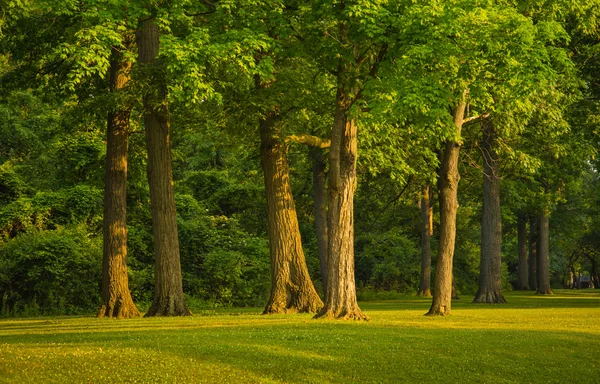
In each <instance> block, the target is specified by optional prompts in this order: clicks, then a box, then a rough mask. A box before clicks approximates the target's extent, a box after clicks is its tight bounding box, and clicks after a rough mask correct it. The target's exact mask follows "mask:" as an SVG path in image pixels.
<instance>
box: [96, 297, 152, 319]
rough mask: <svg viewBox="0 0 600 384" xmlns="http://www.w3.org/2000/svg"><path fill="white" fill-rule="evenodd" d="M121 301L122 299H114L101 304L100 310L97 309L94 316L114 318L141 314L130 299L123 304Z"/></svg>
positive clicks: (126, 317) (131, 317) (132, 316)
mask: <svg viewBox="0 0 600 384" xmlns="http://www.w3.org/2000/svg"><path fill="white" fill-rule="evenodd" d="M122 301H123V300H116V301H115V302H113V303H108V304H105V305H103V306H102V307H100V310H99V311H98V314H97V315H96V317H98V318H114V319H133V318H136V317H140V316H141V315H142V314H141V313H140V311H139V310H138V309H137V307H136V306H135V304H134V303H133V302H132V301H130V302H129V303H126V304H124V303H123V302H122ZM128 301H129V300H128Z"/></svg>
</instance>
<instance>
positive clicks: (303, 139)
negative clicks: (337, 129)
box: [285, 135, 331, 148]
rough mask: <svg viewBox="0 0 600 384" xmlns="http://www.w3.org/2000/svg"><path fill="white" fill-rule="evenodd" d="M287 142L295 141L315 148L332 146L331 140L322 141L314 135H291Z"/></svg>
mask: <svg viewBox="0 0 600 384" xmlns="http://www.w3.org/2000/svg"><path fill="white" fill-rule="evenodd" d="M285 141H286V142H290V141H293V142H294V143H299V144H305V145H308V146H309V147H314V148H329V146H330V145H331V141H330V140H325V139H321V138H320V137H317V136H312V135H291V136H288V137H286V139H285Z"/></svg>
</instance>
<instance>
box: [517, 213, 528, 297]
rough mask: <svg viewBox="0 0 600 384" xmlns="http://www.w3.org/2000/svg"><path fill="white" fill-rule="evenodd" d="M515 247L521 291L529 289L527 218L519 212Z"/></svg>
mask: <svg viewBox="0 0 600 384" xmlns="http://www.w3.org/2000/svg"><path fill="white" fill-rule="evenodd" d="M517 244H518V245H517V248H518V253H519V281H518V288H519V290H521V291H527V290H529V270H528V266H527V218H526V217H525V215H523V214H520V215H519V219H518V222H517Z"/></svg>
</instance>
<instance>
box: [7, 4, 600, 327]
mask: <svg viewBox="0 0 600 384" xmlns="http://www.w3.org/2000/svg"><path fill="white" fill-rule="evenodd" d="M2 9H3V12H2V15H3V16H2V19H1V21H0V23H1V24H0V28H1V35H0V47H1V48H0V76H1V78H0V86H1V88H0V101H1V103H0V162H1V165H0V299H1V301H2V307H1V313H2V316H16V315H40V314H77V313H90V312H97V311H98V308H100V307H101V306H102V305H103V298H102V284H103V283H102V276H103V270H102V268H103V267H102V265H103V247H104V249H105V252H106V247H107V246H106V245H105V244H104V245H103V240H104V241H105V240H106V238H107V236H103V224H104V221H103V217H104V215H105V212H104V209H105V203H104V201H105V199H106V197H105V196H104V192H103V191H104V189H105V186H106V185H107V183H108V182H109V181H107V180H106V178H105V171H106V169H108V167H107V161H108V160H107V149H106V148H107V126H108V127H109V128H110V127H111V124H113V127H114V126H116V125H115V124H116V123H115V121H118V120H119V119H118V118H117V119H116V120H115V116H117V117H118V116H121V117H122V116H126V119H125V120H127V121H128V123H129V125H128V127H127V129H126V131H125V135H126V137H127V138H128V143H126V145H125V148H127V150H126V154H127V156H126V168H125V169H126V175H127V177H126V210H127V227H126V228H127V229H126V232H125V233H126V245H127V251H126V258H127V273H128V278H129V281H128V284H129V289H130V291H131V295H132V298H133V301H134V302H135V303H136V304H137V306H138V307H139V308H140V309H141V310H143V311H144V312H145V310H146V309H148V308H150V307H151V305H152V303H153V300H155V298H156V288H155V286H156V281H157V280H156V279H157V277H156V270H157V269H156V266H155V253H156V252H155V249H156V245H155V243H154V241H153V238H154V237H155V235H154V236H153V224H154V225H156V219H155V220H154V222H153V219H152V218H153V213H152V209H151V190H150V185H149V182H148V176H147V172H148V169H149V168H148V159H149V157H148V154H147V153H148V152H147V151H149V150H150V144H148V143H147V141H146V140H147V139H146V135H145V132H146V131H147V130H148V121H147V120H148V116H151V115H152V114H153V113H155V112H156V116H159V117H158V118H157V120H158V121H163V120H165V121H167V126H169V125H170V130H171V131H170V135H171V136H170V138H169V139H168V140H167V141H168V142H169V145H170V147H171V159H172V178H173V180H174V194H173V200H174V203H175V206H176V211H177V216H176V224H177V225H176V232H175V238H176V239H178V247H179V255H178V258H180V263H181V284H182V289H183V292H185V295H186V296H185V300H186V301H187V305H189V306H190V307H192V308H212V307H216V306H265V305H267V306H268V308H269V306H270V305H271V304H273V297H270V294H271V291H272V284H271V280H272V279H271V272H270V269H271V268H272V266H271V264H272V263H271V260H272V257H273V256H272V255H273V254H274V253H276V252H277V251H276V250H274V249H273V246H271V248H269V240H271V242H272V243H273V242H274V241H275V240H274V239H275V237H274V236H276V234H274V233H272V231H271V232H270V230H269V224H268V223H269V214H267V212H268V205H269V204H268V202H269V201H272V200H269V198H271V199H273V198H274V196H278V195H277V193H276V192H277V191H280V192H281V191H282V190H285V186H283V187H281V186H280V187H281V188H282V189H280V190H277V189H276V190H275V192H274V190H273V189H269V187H267V188H265V184H267V186H268V185H269V182H268V179H269V177H268V175H270V174H275V175H277V172H283V173H282V176H281V178H280V179H281V180H289V183H290V188H291V189H290V191H289V193H285V195H286V196H287V197H288V198H291V196H293V200H291V201H292V203H291V205H288V206H287V209H288V210H290V209H291V208H292V207H293V208H295V209H294V210H295V214H296V215H297V227H298V231H299V233H300V235H301V245H300V247H301V249H303V253H304V257H305V260H306V266H307V270H308V273H309V275H310V277H311V278H312V282H313V283H314V286H315V288H316V291H317V292H319V293H321V294H322V293H323V280H324V276H326V275H327V273H328V272H327V270H326V269H324V265H323V263H322V260H323V255H322V254H320V251H321V252H323V249H324V248H323V247H324V246H323V244H321V246H320V245H319V241H320V240H321V241H323V238H320V236H319V235H320V234H321V235H322V234H323V232H324V229H323V227H319V224H318V222H319V220H323V218H321V219H319V218H318V216H319V213H323V212H325V211H326V210H325V209H323V205H319V204H321V203H324V201H325V200H328V203H329V204H330V205H329V207H328V211H327V212H331V211H332V208H331V207H332V206H331V203H332V200H331V199H329V198H326V197H323V196H326V192H325V184H326V183H329V184H328V186H329V190H330V191H329V193H330V194H331V188H332V181H331V179H332V176H331V175H332V173H331V172H332V166H331V164H333V163H332V162H331V159H332V157H331V151H330V150H329V149H328V147H329V146H331V148H334V145H335V135H334V134H333V132H335V131H336V127H340V121H342V120H343V123H342V125H341V126H343V127H344V129H349V130H352V129H355V132H356V130H357V131H358V135H357V137H358V149H357V150H355V151H354V152H353V151H352V145H351V144H349V148H350V149H349V152H348V153H349V158H350V159H351V161H350V163H349V164H350V166H348V167H345V166H344V165H343V164H342V166H341V167H339V166H335V168H334V169H333V171H334V172H337V174H339V173H340V169H341V170H342V173H343V171H344V170H346V168H348V169H351V170H352V169H353V170H355V173H356V175H357V178H356V180H357V181H352V179H351V178H352V177H353V176H352V175H351V172H349V180H350V181H349V182H348V185H349V186H350V187H349V188H350V189H352V186H353V185H354V183H355V186H356V194H355V195H353V196H352V198H353V199H354V207H355V208H354V213H353V214H354V216H353V221H352V225H353V228H352V232H351V233H349V234H346V235H345V237H344V238H343V240H344V242H345V243H348V242H350V243H352V244H354V249H353V253H354V267H355V281H356V288H357V293H358V298H359V299H363V300H368V299H371V298H386V297H394V295H397V294H406V293H409V294H412V293H419V292H420V293H424V292H422V290H421V289H420V288H422V286H421V283H422V278H421V270H422V256H423V247H425V245H424V244H423V243H422V238H423V237H424V236H423V233H424V231H425V232H427V231H428V230H424V226H426V224H427V223H429V222H431V223H432V228H431V227H429V231H431V230H432V232H433V236H432V237H431V243H430V247H431V251H430V254H431V255H432V257H431V265H432V271H431V272H432V273H436V263H437V262H438V261H439V258H440V257H444V251H443V249H451V252H453V253H454V254H453V264H452V262H451V264H450V265H451V266H452V268H451V271H452V273H453V285H454V290H455V291H456V293H457V294H459V295H461V296H467V298H466V299H467V300H470V299H471V295H473V294H475V292H476V291H478V290H481V285H482V284H484V283H482V282H481V265H482V260H483V259H484V253H486V252H485V251H484V249H485V247H482V241H485V240H483V237H485V236H483V237H482V227H485V224H483V223H484V221H485V218H486V217H488V216H486V215H487V214H486V213H485V210H484V205H483V201H484V187H483V186H484V184H485V182H486V180H488V181H489V180H492V179H494V180H496V181H497V186H498V187H499V188H500V189H499V196H500V201H501V210H500V211H499V213H500V216H499V217H500V218H501V222H502V227H501V248H498V249H500V250H501V264H499V266H500V268H499V269H498V271H497V272H499V281H500V282H501V288H500V289H501V290H511V289H525V288H526V289H530V288H535V289H537V287H533V286H530V284H527V286H526V287H525V286H523V284H522V283H523V282H522V280H520V277H521V278H522V277H523V275H524V272H525V271H524V269H527V272H528V274H529V272H530V269H531V267H530V264H531V261H530V262H529V264H527V263H526V264H523V252H524V251H523V244H524V239H523V237H522V236H523V233H524V232H523V231H524V229H523V228H525V230H528V231H529V233H528V234H527V236H529V237H531V238H530V239H529V240H528V242H529V252H534V253H535V252H538V251H540V250H539V249H538V248H537V245H536V243H538V242H539V237H537V236H539V235H538V231H537V230H536V229H535V227H536V226H537V225H538V222H541V221H540V218H542V217H549V222H550V230H549V238H548V241H547V244H549V247H548V251H549V265H548V276H547V279H548V281H549V284H550V285H551V286H552V287H567V288H574V287H577V285H578V284H579V282H578V278H579V279H580V277H581V276H589V277H590V278H591V279H592V280H594V283H595V286H596V287H597V288H600V272H599V271H600V211H599V210H600V208H599V206H600V205H599V203H600V182H599V178H598V172H597V170H598V165H599V163H598V160H597V158H596V155H597V150H598V148H599V144H600V130H599V128H598V116H599V114H598V107H599V104H598V101H599V100H598V97H599V95H600V56H599V55H600V50H599V49H600V45H599V44H598V31H599V29H598V25H597V24H596V22H597V16H598V14H599V13H600V10H599V9H598V5H597V4H595V3H594V2H587V1H586V2H564V3H562V2H560V1H556V2H555V1H552V2H544V1H525V2H517V3H512V2H499V1H460V0H455V1H454V0H453V1H443V2H440V1H426V2H420V3H419V4H413V3H412V2H404V1H352V2H351V1H334V2H330V1H312V2H308V3H296V2H289V3H288V2H283V3H282V2H277V1H272V2H271V1H264V2H262V1H241V2H239V1H238V2H227V1H218V2H214V3H213V2H211V1H208V0H205V1H200V2H188V1H179V0H178V1H170V2H158V3H151V4H150V3H148V4H147V3H146V2H139V3H138V2H135V1H99V0H85V1H78V2H75V1H70V0H61V1H42V0H38V1H2ZM150 22H151V23H152V25H153V27H152V28H154V29H153V30H152V31H154V32H156V33H157V34H156V36H158V35H159V34H160V44H156V45H155V46H156V52H155V53H156V55H157V56H156V57H155V58H150V59H149V61H144V60H145V59H144V57H145V56H144V53H143V52H142V51H141V50H140V49H141V48H140V46H139V45H140V44H139V41H140V40H139V39H140V36H142V35H141V33H142V31H143V30H144V27H145V26H147V25H148V24H149V23H150ZM152 31H151V32H152ZM157 31H159V32H157ZM136 34H137V37H136ZM136 42H137V44H136ZM156 42H158V37H157V40H156ZM156 58H157V60H156ZM119 76H121V80H119ZM125 78H126V79H125ZM119 84H120V85H119ZM123 111H124V112H125V115H119V113H120V112H123ZM148 111H150V112H148ZM161 113H162V115H161ZM459 114H464V116H462V115H461V118H460V124H458V123H457V121H458V120H457V116H458V115H459ZM107 116H109V118H108V124H107ZM161 116H162V117H161ZM165 116H166V118H165ZM340 116H341V117H340ZM111 119H112V120H111ZM161 119H163V120H161ZM340 119H341V120H340ZM123 120H124V119H123V118H121V120H120V121H123ZM111 121H112V123H111ZM463 123H464V124H463ZM490 127H491V128H492V133H491V134H490ZM457 128H459V129H458V130H457ZM461 128H462V130H461ZM348 132H350V131H348ZM350 133H351V132H350ZM349 136H352V134H350V135H349ZM349 136H348V135H346V136H345V137H349ZM490 138H492V139H490ZM490 143H491V145H492V147H490ZM338 146H339V143H338ZM342 147H343V145H342ZM266 148H269V149H270V150H271V152H270V153H275V154H276V156H278V157H277V158H276V159H275V160H274V161H273V162H272V163H269V160H268V157H267V152H266V151H265V149H266ZM273 148H279V149H278V151H279V152H277V151H276V150H273ZM453 148H454V149H456V148H460V154H459V152H458V149H456V155H457V156H458V157H457V161H456V170H457V171H458V172H459V173H460V182H459V184H458V193H457V196H458V197H457V203H458V205H457V210H456V215H457V218H456V242H455V244H451V245H452V246H451V247H450V246H449V245H448V244H447V243H444V244H443V245H442V246H440V244H439V242H438V239H439V235H438V234H439V232H440V229H441V228H442V227H443V226H442V225H441V218H440V215H439V212H440V209H442V207H441V206H440V205H439V203H438V199H437V191H438V187H437V185H438V184H437V183H439V181H438V180H439V179H441V180H446V178H445V175H447V174H444V167H443V164H444V158H445V156H446V155H447V154H448V153H451V152H452V151H453ZM357 151H358V152H357ZM342 157H343V156H342ZM352 160H354V161H357V163H356V164H355V166H354V168H352V164H351V163H352ZM267 164H276V166H275V168H273V169H271V171H270V170H269V168H268V166H267ZM338 168H340V169H338ZM273 170H274V171H273ZM269 172H272V173H269ZM286 172H289V174H287V175H286ZM149 173H150V174H152V172H149ZM327 175H328V176H329V181H325V180H326V177H327ZM440 175H442V177H441V178H440ZM167 176H168V175H167ZM342 176H343V175H342ZM109 179H110V180H113V181H114V180H115V179H112V178H109ZM273 179H277V177H274V178H273ZM455 181H456V182H458V179H456V180H455ZM151 182H152V181H151ZM284 184H285V182H284V183H283V185H284ZM442 184H443V183H442ZM442 184H440V187H439V190H443V188H444V187H443V185H442ZM123 185H125V184H123ZM423 197H427V199H423ZM426 200H429V201H430V202H431V203H432V205H433V207H432V208H433V215H432V218H431V219H424V217H428V216H422V213H423V209H422V208H423V207H424V206H425V205H426V204H428V203H427V202H426ZM289 201H290V200H289V199H288V203H287V204H289ZM350 201H352V199H351V200H350ZM269 212H270V211H269ZM329 218H330V217H328V218H327V219H329ZM430 220H431V221H430ZM292 221H293V220H292ZM321 223H322V221H321ZM525 223H528V224H525ZM329 225H330V226H331V224H329ZM524 225H525V227H523V226H524ZM326 226H327V225H325V227H326ZM271 228H272V227H271ZM330 228H331V227H330ZM532 228H533V229H532ZM177 231H178V232H177ZM330 233H331V232H330ZM519 234H521V240H519ZM171 237H172V236H171ZM290 241H298V240H297V239H296V240H294V239H292V240H290ZM325 241H326V242H327V240H325ZM330 243H331V241H330ZM295 244H297V243H295ZM519 245H521V246H519ZM162 246H163V247H164V245H162ZM294 247H296V246H294ZM325 247H326V246H325ZM329 247H331V244H330V245H329ZM167 248H169V249H173V247H172V246H171V247H167ZM292 248H293V247H292ZM296 248H297V247H296ZM442 248H443V249H442ZM105 257H106V255H105ZM294 257H299V256H297V255H296V256H294ZM450 257H451V260H452V255H450ZM536 257H537V256H535V255H534V256H533V259H534V260H536ZM525 260H527V258H525ZM530 260H531V256H530ZM329 268H333V267H329ZM293 269H294V268H292V270H293ZM519 272H521V273H519ZM533 273H534V274H533V275H529V276H528V278H529V282H532V281H533V280H536V279H538V278H539V277H538V276H536V275H535V273H536V272H535V270H534V272H533ZM534 276H536V277H534ZM325 280H327V279H325ZM497 280H498V279H496V280H495V281H497ZM540 281H541V280H540ZM500 289H498V290H497V292H496V293H498V292H499V290H500ZM434 294H435V290H434ZM288 304H289V303H288ZM271 308H272V307H271ZM276 310H277V308H275V309H274V310H273V311H276Z"/></svg>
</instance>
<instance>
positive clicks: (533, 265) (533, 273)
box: [529, 216, 538, 291]
mask: <svg viewBox="0 0 600 384" xmlns="http://www.w3.org/2000/svg"><path fill="white" fill-rule="evenodd" d="M537 227H538V221H537V218H536V217H534V216H531V217H530V218H529V289H531V290H534V291H537V287H538V284H537V281H538V278H537V248H538V247H537V244H538V240H537V239H538V230H537Z"/></svg>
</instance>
